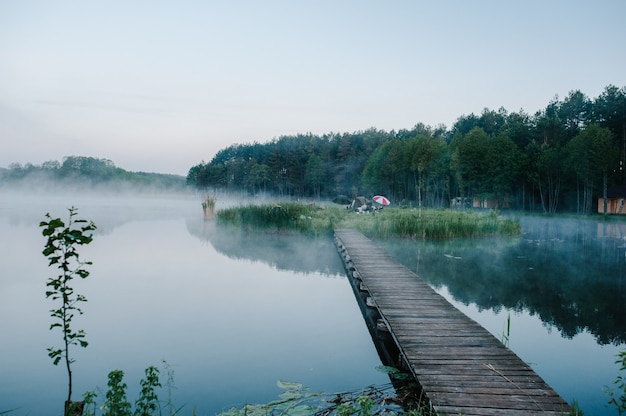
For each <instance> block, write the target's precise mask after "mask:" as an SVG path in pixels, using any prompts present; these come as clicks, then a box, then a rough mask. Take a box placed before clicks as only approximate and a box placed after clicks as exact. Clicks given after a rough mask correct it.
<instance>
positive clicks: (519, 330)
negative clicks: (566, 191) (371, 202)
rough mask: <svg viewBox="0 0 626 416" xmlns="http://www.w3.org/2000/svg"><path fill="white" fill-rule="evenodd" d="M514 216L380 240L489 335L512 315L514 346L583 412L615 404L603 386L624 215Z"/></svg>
mask: <svg viewBox="0 0 626 416" xmlns="http://www.w3.org/2000/svg"><path fill="white" fill-rule="evenodd" d="M520 222H521V225H522V233H523V234H522V235H521V236H519V237H498V238H488V239H477V240H452V241H434V242H433V241H419V240H405V239H391V240H387V241H378V243H379V244H380V245H381V246H382V247H383V248H384V249H385V250H387V251H388V252H389V253H390V254H391V255H392V256H393V257H394V258H396V259H397V260H398V261H399V262H401V263H403V264H404V265H405V266H407V267H408V268H410V269H411V270H413V271H415V272H417V274H418V275H420V276H421V277H422V278H424V279H425V280H426V281H428V282H429V283H430V284H431V285H432V286H433V287H435V289H436V290H437V291H438V292H440V293H441V294H442V295H444V296H445V297H446V298H447V299H448V300H450V301H451V302H452V303H453V304H454V305H455V306H456V307H457V308H459V309H460V310H461V311H463V312H464V313H466V314H467V315H469V316H470V317H471V318H473V319H475V320H476V321H478V322H479V323H480V324H482V325H483V326H484V327H485V328H487V329H488V330H489V331H490V332H492V333H493V334H494V335H495V336H496V337H499V338H501V336H502V334H503V331H504V327H505V326H504V325H505V322H506V320H507V316H510V317H511V318H512V325H511V339H512V342H511V349H512V350H513V351H514V352H516V353H517V354H518V355H519V356H520V357H521V358H522V359H524V360H525V361H526V362H527V363H529V364H530V365H531V366H532V367H533V368H534V369H535V370H536V371H537V372H538V373H539V375H540V376H542V377H543V378H544V379H545V380H546V381H547V382H548V383H549V384H550V385H551V386H552V387H554V388H555V389H556V390H557V392H558V393H559V394H561V395H562V396H563V397H564V398H565V399H566V400H568V401H572V400H577V401H578V402H579V404H580V405H581V407H582V410H583V411H584V412H585V415H588V416H589V415H607V414H617V412H616V411H615V410H613V409H610V408H609V407H608V406H607V401H608V398H607V396H606V394H605V393H604V388H605V386H611V387H612V386H613V384H612V383H613V380H615V377H616V376H617V372H618V367H617V365H616V364H615V363H614V362H615V359H616V354H617V353H618V351H620V350H622V349H624V348H625V347H626V258H625V252H626V244H625V242H626V223H624V222H623V221H620V220H619V219H615V218H613V219H609V220H608V221H604V220H599V221H598V220H594V219H571V218H569V219H568V218H556V217H521V218H520ZM554 329H556V330H554Z"/></svg>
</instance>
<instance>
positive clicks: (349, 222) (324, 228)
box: [217, 202, 521, 239]
mask: <svg viewBox="0 0 626 416" xmlns="http://www.w3.org/2000/svg"><path fill="white" fill-rule="evenodd" d="M217 220H218V222H219V223H221V224H230V225H235V226H238V227H243V228H249V229H262V230H270V231H277V232H278V231H297V232H301V233H304V234H313V235H323V234H330V233H332V231H333V230H334V229H335V228H354V229H356V230H358V231H360V232H362V233H363V234H364V235H366V236H368V237H370V238H389V237H406V238H426V239H449V238H459V237H461V238H466V237H484V236H490V235H517V234H520V232H521V226H520V224H519V222H518V221H516V220H513V219H507V218H503V217H501V216H499V215H498V213H497V212H496V211H471V210H450V209H402V208H389V207H386V208H384V209H382V210H378V211H373V212H370V213H364V214H357V213H354V212H352V211H350V210H346V209H344V208H338V207H337V208H336V207H332V206H329V207H324V206H319V205H316V204H303V203H297V202H285V203H280V204H266V205H247V206H240V207H234V208H228V209H223V210H219V211H218V212H217Z"/></svg>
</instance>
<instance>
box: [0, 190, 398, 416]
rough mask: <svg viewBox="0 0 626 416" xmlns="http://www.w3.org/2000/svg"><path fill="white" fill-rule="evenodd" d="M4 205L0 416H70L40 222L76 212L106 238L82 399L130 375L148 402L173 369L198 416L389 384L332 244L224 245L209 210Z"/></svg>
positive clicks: (83, 353) (172, 205)
mask: <svg viewBox="0 0 626 416" xmlns="http://www.w3.org/2000/svg"><path fill="white" fill-rule="evenodd" d="M2 198H3V199H2V201H1V202H0V235H1V236H2V238H1V239H0V267H1V268H2V272H1V273H0V315H1V316H2V317H3V319H2V320H1V321H0V333H1V334H2V342H0V411H4V410H9V409H14V408H16V409H18V410H17V411H15V412H13V413H11V414H16V415H26V414H29V415H58V414H60V413H61V411H60V410H59V409H60V407H61V406H62V403H63V401H64V397H65V396H66V395H67V387H66V374H65V372H64V368H63V367H62V366H59V367H55V366H53V365H52V363H51V360H50V359H49V358H48V357H47V352H46V348H47V347H48V346H52V345H57V344H58V343H59V339H60V337H59V334H57V333H54V332H51V331H49V330H48V327H49V325H50V323H51V319H50V318H49V316H48V310H49V309H50V308H51V307H52V304H51V301H49V300H47V299H45V295H44V293H45V281H46V279H47V278H48V276H49V274H50V270H49V269H48V268H47V261H46V259H45V258H44V257H43V256H42V255H41V254H40V253H41V250H42V248H43V243H44V239H43V237H42V236H41V234H40V229H39V228H38V223H39V221H41V220H42V219H43V215H44V214H45V212H47V211H50V212H51V214H53V216H65V214H66V210H65V207H67V206H71V205H75V206H77V207H78V208H79V214H80V215H79V217H81V218H89V219H92V220H93V221H94V222H96V224H97V225H98V226H99V229H98V231H97V233H96V234H95V238H94V241H93V242H92V244H91V245H89V246H86V247H84V249H83V250H82V251H81V255H82V256H83V257H84V259H86V260H91V261H93V263H94V264H93V266H92V267H91V268H90V270H91V276H89V278H88V279H87V280H85V281H79V282H77V283H76V285H75V287H76V289H77V292H78V293H82V294H84V295H85V296H86V297H87V298H88V302H87V303H85V304H84V307H83V311H84V315H83V316H81V317H80V318H76V320H75V323H76V327H79V328H84V329H85V330H86V332H87V340H88V341H89V346H88V348H86V349H75V350H74V356H75V357H76V363H75V365H74V378H75V385H74V391H75V392H77V393H76V396H75V397H74V398H75V399H76V398H78V397H79V396H80V394H82V392H84V391H86V390H94V389H96V390H101V392H100V397H101V398H103V397H104V392H106V382H107V374H108V372H109V371H111V370H113V369H121V370H123V371H124V372H125V374H126V376H125V381H126V383H127V384H128V386H129V388H128V396H129V399H130V401H131V402H134V400H136V398H137V391H138V388H139V387H138V386H139V380H140V379H141V378H142V377H143V371H144V369H145V368H146V367H148V366H150V365H156V366H158V367H160V368H161V369H162V374H163V375H165V372H166V369H165V365H164V364H163V360H165V361H166V362H167V366H168V368H169V370H170V371H173V372H174V387H175V388H174V390H172V392H171V393H172V396H173V397H172V399H173V402H174V403H175V404H176V405H177V406H182V405H185V408H184V410H185V409H186V413H185V412H183V413H185V414H191V411H192V410H193V409H196V410H197V412H198V414H199V415H212V414H215V413H217V412H219V411H221V410H226V409H228V408H230V407H231V406H241V405H243V404H245V403H261V402H268V401H271V400H275V399H277V398H278V395H279V394H280V393H281V390H280V389H279V388H278V387H277V385H276V382H277V381H278V380H287V381H298V382H301V383H303V384H304V385H305V386H308V387H310V388H311V389H312V390H314V391H325V392H335V391H346V390H352V389H359V388H362V387H365V386H367V385H371V384H383V383H387V382H388V381H389V379H388V377H387V376H386V375H384V374H382V373H380V372H378V371H377V370H376V366H378V365H380V360H379V358H378V355H377V353H376V350H375V348H374V346H373V345H372V342H371V338H370V336H369V333H368V331H367V328H366V327H365V325H364V323H363V319H362V316H361V313H360V311H359V309H358V306H357V304H356V301H355V299H354V295H353V294H352V291H351V288H350V285H349V284H348V282H347V281H346V278H345V276H344V275H343V270H342V268H341V267H342V266H341V263H340V260H339V257H338V255H337V254H336V251H335V248H334V246H333V245H332V241H331V240H330V239H325V240H324V241H322V242H315V241H313V242H311V241H309V242H308V243H307V242H306V241H305V240H304V239H301V238H298V237H295V238H289V237H288V236H272V237H270V238H269V239H266V240H260V239H258V238H256V239H255V238H254V237H252V236H246V235H242V234H241V233H239V232H233V231H232V230H229V231H228V232H221V233H219V232H218V231H216V229H215V227H214V224H213V223H211V222H209V223H207V222H205V221H203V220H202V218H201V215H202V214H201V207H200V204H199V202H198V199H196V198H188V199H183V200H180V199H163V198H161V199H149V198H133V199H132V200H120V199H113V198H111V199H88V198H75V197H60V198H53V199H47V200H44V199H39V198H38V199H35V198H30V199H28V200H27V201H24V200H21V201H20V200H18V199H17V198H16V197H15V196H12V197H11V198H6V195H3V197H2ZM23 202H26V203H25V204H24V203H23ZM218 234H219V235H218ZM305 243H306V244H305ZM167 395H168V392H167V391H166V389H163V391H161V393H160V397H161V398H162V399H166V398H167Z"/></svg>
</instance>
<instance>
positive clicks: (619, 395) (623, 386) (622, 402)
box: [606, 350, 626, 415]
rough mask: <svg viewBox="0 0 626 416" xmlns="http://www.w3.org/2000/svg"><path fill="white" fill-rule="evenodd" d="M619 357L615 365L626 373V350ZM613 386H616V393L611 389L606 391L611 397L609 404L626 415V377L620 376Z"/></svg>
mask: <svg viewBox="0 0 626 416" xmlns="http://www.w3.org/2000/svg"><path fill="white" fill-rule="evenodd" d="M617 356H618V359H617V360H616V361H615V364H619V365H620V369H619V371H626V350H624V351H620V352H619V354H618V355H617ZM613 384H615V387H616V391H613V390H611V389H609V388H607V389H606V392H607V394H608V395H609V397H610V400H609V404H610V405H612V406H614V407H615V408H616V409H617V412H618V413H619V414H620V415H621V414H623V413H626V376H624V375H622V374H619V375H618V376H617V377H616V378H615V381H614V382H613Z"/></svg>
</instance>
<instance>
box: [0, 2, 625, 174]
mask: <svg viewBox="0 0 626 416" xmlns="http://www.w3.org/2000/svg"><path fill="white" fill-rule="evenodd" d="M625 16H626V1H622V0H594V1H591V0H589V1H576V0H562V1H556V0H554V1H553V0H537V1H535V0H530V1H528V0H525V1H502V0H493V1H487V0H475V1H469V0H464V1H441V0H429V1H419V0H407V1H393V0H390V1H382V0H377V1H367V0H360V1H348V0H346V1H342V0H329V1H325V0H314V1H313V0H312V1H296V0H292V1H271V0H258V1H238V0H224V1H208V0H205V1H202V0H198V1H192V0H176V1H174V0H172V1H165V0H163V1H161V0H145V1H140V0H135V1H133V0H119V1H117V0H107V1H84V0H80V1H79V0H76V1H67V0H54V1H50V0H41V1H33V0H0V167H7V166H8V165H9V164H10V163H13V162H17V163H22V164H24V163H27V162H29V163H34V164H41V163H42V162H44V161H46V160H59V161H61V160H62V158H63V157H64V156H70V155H77V156H93V157H98V158H106V159H110V160H112V161H113V162H114V163H115V164H116V165H117V166H119V167H122V168H124V169H127V170H131V171H139V170H141V171H151V172H162V173H176V174H182V175H186V174H187V171H188V170H189V168H190V167H191V166H193V165H195V164H197V163H199V162H201V161H202V160H204V161H207V162H208V161H210V160H211V159H212V158H213V156H214V155H215V153H216V152H217V151H218V150H220V149H222V148H224V147H226V146H229V145H231V144H233V143H251V142H254V141H257V142H265V141H268V140H271V139H273V138H276V137H279V136H281V135H285V134H296V133H307V132H311V133H315V134H324V133H329V132H338V133H344V132H354V131H357V130H365V129H368V128H370V127H376V128H379V129H383V130H387V131H390V130H399V129H403V128H406V129H410V128H411V127H413V126H414V125H415V124H416V123H418V122H422V123H424V124H427V125H431V126H436V125H438V124H445V125H446V126H447V127H450V126H451V125H452V124H453V123H454V121H455V120H456V119H457V118H458V117H460V116H462V115H468V114H470V113H475V114H480V113H481V112H482V110H483V108H490V109H494V110H496V109H498V108H500V107H504V108H505V109H507V110H508V111H509V112H512V111H519V110H520V109H523V110H524V111H526V112H527V113H530V114H533V113H535V112H536V111H538V110H541V109H543V108H545V106H546V105H547V104H548V102H549V101H550V100H551V99H552V98H553V97H554V96H555V95H558V96H559V97H561V98H563V97H565V96H566V95H567V93H568V92H569V91H571V90H577V89H579V90H581V91H582V92H583V93H585V94H586V95H587V96H589V97H590V98H595V97H597V96H598V95H599V94H600V93H601V92H602V91H603V90H604V88H605V87H606V86H607V85H609V84H613V85H616V86H618V87H622V86H626V52H625V51H626V43H625V42H626V24H624V18H625Z"/></svg>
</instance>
